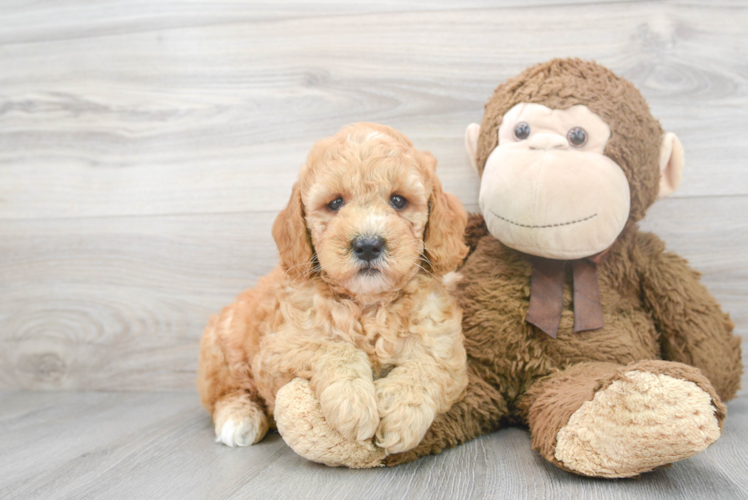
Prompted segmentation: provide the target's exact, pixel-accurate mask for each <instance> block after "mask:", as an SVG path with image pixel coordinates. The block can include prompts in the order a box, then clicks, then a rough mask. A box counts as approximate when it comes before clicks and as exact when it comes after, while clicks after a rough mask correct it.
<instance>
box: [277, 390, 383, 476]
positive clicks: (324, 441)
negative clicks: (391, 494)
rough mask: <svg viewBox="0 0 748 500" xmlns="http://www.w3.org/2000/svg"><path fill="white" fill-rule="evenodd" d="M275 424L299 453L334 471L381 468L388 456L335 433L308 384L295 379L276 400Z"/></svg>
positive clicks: (370, 444)
mask: <svg viewBox="0 0 748 500" xmlns="http://www.w3.org/2000/svg"><path fill="white" fill-rule="evenodd" d="M274 413H275V423H276V425H277V426H278V432H280V435H281V436H282V437H283V440H284V441H285V442H286V444H288V446H290V447H291V449H293V451H295V452H296V453H298V454H299V455H301V456H302V457H304V458H306V459H307V460H311V461H313V462H319V463H322V464H325V465H329V466H331V467H338V466H341V465H342V466H345V467H351V468H354V469H363V468H369V467H380V466H382V465H383V460H384V458H385V456H386V455H387V453H386V452H385V451H384V450H383V449H382V448H379V447H377V446H375V445H374V443H373V442H371V441H366V442H363V443H361V442H355V441H349V440H347V439H346V438H344V437H343V435H342V434H340V433H339V432H338V431H337V430H335V429H333V428H332V427H331V426H330V425H329V424H328V423H327V421H326V420H325V417H324V415H323V414H322V408H321V407H320V404H319V401H318V400H317V397H316V396H315V395H314V392H312V389H311V388H310V387H309V381H308V380H304V379H300V378H297V379H294V380H292V381H291V382H289V383H288V384H286V385H284V386H283V387H281V389H280V390H279V391H278V394H276V396H275V411H274Z"/></svg>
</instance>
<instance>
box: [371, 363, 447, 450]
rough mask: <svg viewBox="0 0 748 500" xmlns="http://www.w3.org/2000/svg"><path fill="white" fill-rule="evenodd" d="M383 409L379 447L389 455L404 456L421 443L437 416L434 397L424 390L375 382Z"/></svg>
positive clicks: (397, 384) (380, 381) (385, 380)
mask: <svg viewBox="0 0 748 500" xmlns="http://www.w3.org/2000/svg"><path fill="white" fill-rule="evenodd" d="M375 384H376V388H377V400H378V406H379V418H380V419H381V420H380V422H379V428H378V429H377V434H376V436H377V438H376V444H377V446H380V447H381V448H384V449H385V450H386V451H387V453H388V454H393V453H402V452H404V451H408V450H410V449H412V448H415V447H416V446H417V445H418V443H420V442H421V439H423V436H424V435H425V434H426V431H427V430H428V429H429V427H431V423H432V422H433V421H434V417H435V416H436V412H435V405H434V402H433V401H432V400H431V398H430V397H429V396H428V395H427V394H426V393H425V392H424V391H423V390H421V389H420V388H418V387H416V386H413V385H410V384H405V383H401V382H391V381H389V382H388V381H387V378H383V379H379V380H377V381H376V382H375Z"/></svg>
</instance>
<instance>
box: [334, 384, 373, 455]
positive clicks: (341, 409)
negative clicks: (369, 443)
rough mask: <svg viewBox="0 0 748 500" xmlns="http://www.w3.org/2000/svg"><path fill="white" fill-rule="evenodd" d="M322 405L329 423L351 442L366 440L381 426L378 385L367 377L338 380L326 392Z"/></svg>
mask: <svg viewBox="0 0 748 500" xmlns="http://www.w3.org/2000/svg"><path fill="white" fill-rule="evenodd" d="M319 404H320V406H321V407H322V413H323V414H324V415H325V419H326V420H327V422H328V423H329V424H330V425H332V426H333V427H334V428H335V429H337V431H338V432H340V433H341V434H342V435H343V436H345V438H346V439H349V440H351V441H366V440H368V439H371V437H372V436H374V433H375V432H376V430H377V425H379V413H378V411H377V399H376V395H375V392H374V384H373V383H372V382H371V381H369V380H365V379H355V380H338V381H337V382H333V383H332V384H330V385H329V386H327V388H326V389H325V390H324V391H322V394H320V396H319Z"/></svg>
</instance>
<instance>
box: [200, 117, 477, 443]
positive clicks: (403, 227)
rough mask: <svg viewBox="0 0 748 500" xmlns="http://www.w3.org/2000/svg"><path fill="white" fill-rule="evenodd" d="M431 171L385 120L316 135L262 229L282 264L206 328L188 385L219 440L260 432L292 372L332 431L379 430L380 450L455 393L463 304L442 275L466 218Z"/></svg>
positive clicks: (458, 254)
mask: <svg viewBox="0 0 748 500" xmlns="http://www.w3.org/2000/svg"><path fill="white" fill-rule="evenodd" d="M435 168H436V160H435V159H434V157H433V156H431V154H429V153H426V152H421V151H418V150H417V149H415V148H414V147H413V144H412V143H411V142H410V140H409V139H408V138H407V137H405V136H404V135H403V134H401V133H399V132H397V131H395V130H394V129H392V128H389V127H385V126H382V125H375V124H370V123H361V124H356V125H353V126H350V127H346V128H343V129H342V130H341V131H340V132H339V133H338V134H337V135H335V136H334V137H331V138H328V139H325V140H322V141H320V142H318V143H317V144H315V146H314V147H313V148H312V150H311V152H310V153H309V156H308V158H307V162H306V164H305V165H304V167H303V168H302V170H301V173H300V174H299V181H298V182H297V183H296V184H294V187H293V192H292V193H291V200H290V201H289V202H288V206H287V207H286V208H285V209H284V210H283V211H282V212H281V213H280V215H278V218H277V219H276V221H275V225H274V226H273V237H274V238H275V242H276V244H277V245H278V250H279V251H280V266H279V267H278V268H276V269H275V270H274V271H273V272H272V273H270V275H268V276H266V277H265V278H263V279H262V280H261V281H260V282H259V284H258V285H257V287H256V288H254V289H252V290H248V291H245V292H244V293H242V294H241V295H239V297H238V298H237V301H236V302H235V303H234V304H232V305H230V306H228V307H226V308H225V309H224V310H223V311H222V312H221V314H219V315H217V316H214V317H213V318H211V321H210V324H209V325H208V327H207V328H206V330H205V333H204V335H203V339H202V344H201V350H200V366H199V375H198V381H197V386H198V391H199V392H200V396H201V398H202V402H203V404H204V405H205V407H206V408H207V409H208V411H209V412H210V413H211V414H212V415H213V421H214V423H215V431H216V436H217V438H216V441H221V442H223V443H225V444H227V445H229V446H246V445H249V444H253V443H256V442H258V441H259V440H261V439H262V438H263V437H264V435H265V433H266V432H267V430H268V426H269V425H273V424H272V422H273V420H272V415H273V408H274V401H275V394H276V392H277V391H278V389H280V388H281V387H282V386H283V385H284V384H286V383H288V382H289V381H291V380H292V379H293V378H295V377H302V378H305V379H308V380H309V383H310V387H311V388H312V390H313V391H314V393H315V394H316V396H317V397H318V398H319V402H320V405H321V407H322V411H323V413H324V415H325V418H326V420H327V422H328V423H330V424H331V425H332V426H333V427H334V428H335V429H337V430H338V431H340V433H341V434H342V435H343V436H345V437H346V438H348V439H350V440H356V441H365V440H369V439H371V438H372V437H373V436H374V435H376V442H377V444H378V445H379V446H381V447H382V448H384V449H385V450H386V451H387V452H389V453H397V452H402V451H406V450H409V449H410V448H412V447H414V446H415V445H417V444H418V442H419V441H420V440H421V438H422V437H423V435H424V433H425V432H426V430H427V429H428V428H429V426H430V425H431V422H432V421H433V419H434V417H435V415H437V414H438V413H441V412H444V411H447V410H448V409H449V408H450V406H451V405H452V404H453V403H454V402H456V401H457V400H458V399H459V398H460V397H461V396H462V395H463V392H464V390H465V387H466V384H467V373H466V364H465V363H466V358H465V350H464V348H463V346H462V333H461V325H460V323H461V318H462V313H461V311H460V309H459V308H458V307H457V305H456V304H455V302H454V301H453V300H452V298H451V297H450V295H449V293H448V291H447V288H446V284H445V280H444V279H443V277H444V275H445V274H446V273H448V272H450V271H452V270H454V269H455V268H456V267H457V265H458V264H459V263H460V262H461V261H462V259H463V258H464V257H465V255H466V253H467V247H466V246H465V245H464V244H463V231H464V228H465V223H466V220H467V217H466V213H465V210H464V209H463V208H462V205H461V204H460V202H459V201H458V200H457V199H456V198H455V197H453V196H452V195H449V194H447V193H444V192H443V191H442V188H441V183H440V182H439V180H438V178H437V177H436V175H435ZM447 281H448V280H447Z"/></svg>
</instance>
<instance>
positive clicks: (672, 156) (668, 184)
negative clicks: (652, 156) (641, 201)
mask: <svg viewBox="0 0 748 500" xmlns="http://www.w3.org/2000/svg"><path fill="white" fill-rule="evenodd" d="M682 177H683V146H682V145H681V143H680V141H679V140H678V138H677V137H676V136H675V134H673V133H671V132H668V133H666V134H665V135H663V136H662V139H661V140H660V192H659V193H658V195H657V198H659V199H662V198H667V197H668V196H670V195H671V194H673V193H674V192H675V190H676V189H678V186H679V185H680V180H681V178H682Z"/></svg>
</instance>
